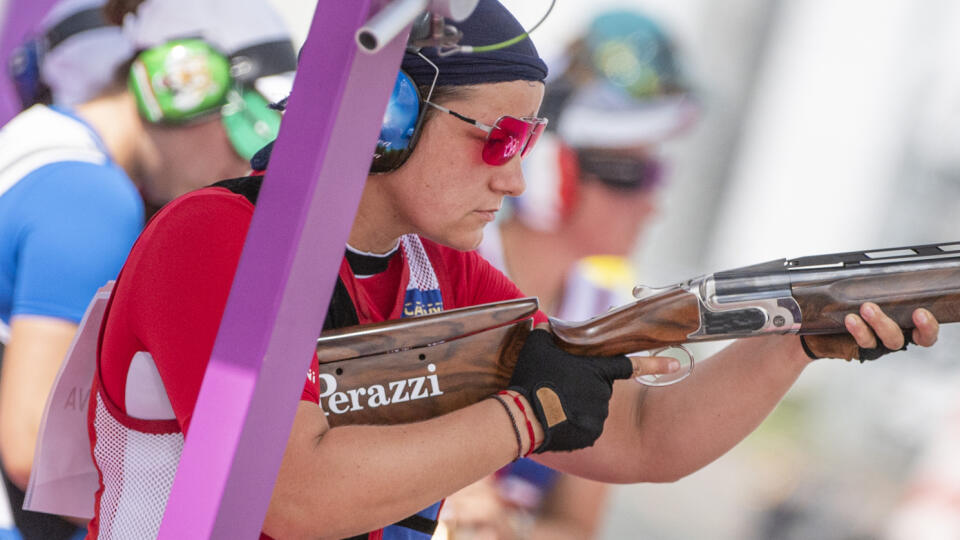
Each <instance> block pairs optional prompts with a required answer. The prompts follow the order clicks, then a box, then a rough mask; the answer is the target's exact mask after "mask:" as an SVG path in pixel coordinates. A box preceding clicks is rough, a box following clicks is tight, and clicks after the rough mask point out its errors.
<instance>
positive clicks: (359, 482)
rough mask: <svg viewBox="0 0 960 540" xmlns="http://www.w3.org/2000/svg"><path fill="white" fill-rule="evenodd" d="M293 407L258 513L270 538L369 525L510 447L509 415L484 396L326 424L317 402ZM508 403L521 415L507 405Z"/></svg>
mask: <svg viewBox="0 0 960 540" xmlns="http://www.w3.org/2000/svg"><path fill="white" fill-rule="evenodd" d="M299 407H300V409H298V411H297V417H296V419H295V423H294V429H293V433H292V434H291V437H290V441H289V443H288V447H287V451H286V454H285V456H284V461H283V464H282V466H281V469H280V474H279V476H278V478H277V483H276V486H275V488H274V493H273V497H272V500H271V504H270V510H269V511H268V514H267V519H266V521H265V523H264V531H265V532H267V533H268V534H271V535H272V536H274V537H278V538H280V537H282V538H299V537H310V538H316V537H323V538H327V537H330V538H343V537H349V536H353V535H356V534H362V533H365V532H369V531H372V530H376V529H378V528H381V527H383V526H385V525H388V524H391V523H394V522H396V521H399V520H401V519H403V518H405V517H408V516H410V515H412V514H414V513H416V512H418V511H420V510H422V509H424V508H426V507H428V506H430V505H431V504H433V503H435V502H437V501H439V500H441V499H442V498H443V497H445V496H447V495H449V494H451V493H453V492H455V491H457V490H458V489H460V488H462V487H464V486H466V485H468V484H470V483H472V482H474V481H476V480H478V479H480V478H483V477H484V476H486V475H488V474H491V473H492V472H494V471H496V470H497V469H498V468H500V467H502V466H503V465H505V464H507V463H509V462H510V461H511V460H513V459H514V458H516V457H517V441H516V435H515V434H514V431H513V427H511V425H510V419H509V418H508V417H507V413H506V411H505V410H504V409H503V407H502V406H501V405H500V404H498V403H496V402H494V401H493V400H492V399H488V400H484V401H482V402H480V403H477V404H475V405H471V406H470V407H467V408H464V409H461V410H459V411H455V412H453V413H450V414H448V415H444V416H441V417H438V418H434V419H431V420H428V421H425V422H418V423H413V424H404V425H395V426H346V427H339V428H335V429H330V430H327V431H325V432H324V431H323V429H324V428H323V427H321V426H325V425H326V422H325V421H324V420H323V419H322V415H323V412H322V411H321V410H320V409H319V408H318V407H316V405H310V404H307V403H301V404H300V406H299ZM511 411H512V413H513V414H514V416H515V417H517V418H518V419H520V417H519V416H518V415H519V414H520V413H519V411H518V410H517V409H516V408H515V407H511ZM521 422H522V420H521ZM523 431H524V430H521V437H522V439H521V440H522V443H523V445H524V449H526V448H527V447H528V445H529V442H528V437H527V435H526V433H524V432H523Z"/></svg>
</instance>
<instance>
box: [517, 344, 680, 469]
mask: <svg viewBox="0 0 960 540" xmlns="http://www.w3.org/2000/svg"><path fill="white" fill-rule="evenodd" d="M671 362H676V360H674V359H672V358H663V357H653V356H650V357H642V358H633V359H630V358H627V357H626V356H613V357H600V356H578V355H574V354H570V353H568V352H566V351H564V350H563V349H561V348H560V347H558V346H557V345H556V343H555V342H554V340H553V335H552V334H550V332H548V331H546V330H542V329H537V330H534V331H533V332H531V333H530V335H529V336H528V337H527V341H526V343H524V346H523V349H522V350H521V351H520V356H519V358H518V359H517V365H516V368H515V369H514V372H513V376H512V377H511V379H510V390H514V391H516V392H518V393H520V394H521V395H523V396H524V397H525V398H526V399H527V401H529V402H530V404H531V405H532V407H533V411H534V414H535V416H536V417H537V420H539V422H540V424H541V425H542V426H543V430H544V440H543V444H541V445H540V447H539V448H537V449H536V452H537V453H542V452H551V451H564V450H566V451H569V450H578V449H581V448H586V447H589V446H593V443H594V442H595V441H596V440H597V438H599V437H600V434H601V433H602V432H603V423H604V421H605V420H606V418H607V413H608V402H609V401H610V396H611V395H612V392H613V381H615V380H617V379H628V378H630V377H633V376H637V375H648V374H656V373H668V372H670V371H671V370H674V371H675V370H676V369H679V367H680V366H679V363H677V364H676V365H672V364H671Z"/></svg>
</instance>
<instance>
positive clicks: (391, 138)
mask: <svg viewBox="0 0 960 540" xmlns="http://www.w3.org/2000/svg"><path fill="white" fill-rule="evenodd" d="M423 109H424V107H423V102H422V99H421V97H420V90H419V89H418V88H417V84H416V83H415V82H414V81H413V79H412V78H411V77H410V76H409V75H407V74H406V73H404V72H403V71H400V73H398V74H397V80H396V82H395V83H394V85H393V92H391V93H390V100H389V101H388V102H387V109H386V110H385V111H384V113H383V124H382V125H381V126H380V137H379V138H378V139H377V147H376V149H375V150H374V153H373V162H372V163H371V164H370V172H371V173H385V172H389V171H392V170H395V169H397V168H399V167H400V166H401V165H403V164H404V163H406V161H407V159H408V158H409V157H410V154H411V153H413V149H414V147H415V146H416V144H417V140H418V139H419V138H420V131H421V129H422V127H423V119H424V117H425V116H426V115H425V114H424V110H423Z"/></svg>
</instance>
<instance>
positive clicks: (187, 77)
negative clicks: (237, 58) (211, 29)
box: [128, 39, 233, 124]
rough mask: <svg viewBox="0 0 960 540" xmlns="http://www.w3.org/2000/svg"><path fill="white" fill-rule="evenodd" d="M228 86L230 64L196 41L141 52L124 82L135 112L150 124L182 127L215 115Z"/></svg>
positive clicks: (223, 57) (224, 99) (175, 41)
mask: <svg viewBox="0 0 960 540" xmlns="http://www.w3.org/2000/svg"><path fill="white" fill-rule="evenodd" d="M232 84H233V81H232V80H231V77H230V61H229V60H228V59H227V57H226V56H224V55H223V54H221V53H220V52H218V51H217V50H215V49H214V48H213V47H212V46H210V45H209V44H208V43H206V42H205V41H202V40H199V39H180V40H174V41H170V42H167V43H164V44H163V45H159V46H157V47H153V48H151V49H147V50H145V51H143V52H141V53H140V54H139V55H138V56H137V58H136V59H135V60H134V62H133V64H132V65H131V67H130V76H129V78H128V87H129V88H130V92H131V93H132V94H133V96H134V99H135V100H136V102H137V109H138V110H139V111H140V114H141V116H143V118H144V119H146V120H147V121H149V122H153V123H172V124H176V123H183V122H188V121H190V120H193V119H196V118H199V117H201V116H204V115H208V114H212V113H215V112H218V111H219V110H220V107H222V106H223V105H224V104H225V103H226V98H227V92H228V91H229V90H230V89H231V86H232Z"/></svg>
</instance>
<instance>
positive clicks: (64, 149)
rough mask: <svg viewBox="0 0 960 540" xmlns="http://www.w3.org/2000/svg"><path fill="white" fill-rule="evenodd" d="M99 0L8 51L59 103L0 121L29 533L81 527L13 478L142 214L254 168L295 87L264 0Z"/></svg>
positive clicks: (0, 410)
mask: <svg viewBox="0 0 960 540" xmlns="http://www.w3.org/2000/svg"><path fill="white" fill-rule="evenodd" d="M100 3H101V2H97V1H87V2H84V1H80V0H66V1H64V2H62V3H60V4H58V5H57V6H55V7H54V8H53V10H52V11H51V13H50V15H49V16H48V17H46V19H45V20H44V23H43V24H44V26H43V29H42V30H40V31H39V32H38V35H39V36H40V37H38V38H37V39H36V40H35V41H34V42H33V43H30V44H27V45H25V46H24V47H22V48H21V49H20V50H19V51H18V53H17V54H18V57H17V58H15V59H14V60H13V62H12V64H13V66H12V67H13V68H14V69H13V75H14V76H16V77H20V78H21V80H18V81H17V83H18V87H19V88H20V89H21V90H22V91H23V92H21V95H22V96H23V99H24V103H25V104H26V105H30V104H31V103H33V102H43V101H52V102H54V103H57V105H53V106H48V105H44V104H42V103H38V104H36V105H32V106H30V107H29V108H27V109H26V110H25V111H23V112H21V113H20V114H19V115H18V116H17V117H15V118H14V119H13V120H11V121H10V122H9V123H8V124H7V125H6V126H4V127H3V129H2V130H0V338H2V339H0V341H2V342H3V343H4V346H5V350H3V353H2V354H3V358H2V371H0V458H2V462H3V472H4V480H5V484H6V487H7V491H8V495H9V497H10V500H11V506H12V509H13V513H14V517H15V519H16V522H17V526H18V528H19V529H20V532H21V533H22V535H23V537H24V538H28V539H30V538H43V539H57V538H67V537H70V536H71V535H73V534H80V535H81V536H82V534H83V533H82V532H80V533H76V528H75V527H74V526H73V525H71V524H69V523H67V522H65V521H63V520H59V519H57V518H53V517H50V516H47V515H45V514H35V513H32V512H24V511H22V510H21V507H22V503H23V492H22V491H21V490H22V489H23V488H24V487H25V486H26V483H27V480H28V478H29V474H30V468H31V463H32V460H33V452H34V446H35V444H36V438H37V433H38V429H39V426H40V422H41V416H42V413H43V409H44V405H45V402H46V396H47V394H48V392H49V390H50V388H51V386H52V384H53V381H54V378H55V377H56V374H57V371H58V369H59V367H60V362H61V361H62V359H63V357H64V355H65V353H66V351H67V348H68V346H69V344H70V342H71V340H72V338H73V335H74V333H75V330H76V327H77V323H78V322H79V320H80V318H81V316H82V315H83V312H84V309H85V308H86V305H87V303H88V302H89V301H90V299H91V298H92V296H93V294H94V292H95V291H96V290H97V288H98V287H100V286H102V285H104V284H105V283H106V282H107V281H108V280H110V279H113V278H114V277H115V276H116V274H117V272H118V271H119V269H120V267H121V265H122V264H123V261H124V259H125V258H126V255H127V251H128V250H129V248H130V246H131V245H132V243H133V241H134V239H135V238H136V237H137V235H138V234H139V232H140V230H141V228H142V227H143V222H144V217H145V215H149V214H150V212H151V211H152V210H153V209H156V208H158V207H159V206H160V205H162V204H164V203H165V202H166V201H169V200H170V199H172V198H174V197H176V196H178V195H181V194H183V193H185V192H187V191H190V190H192V189H195V188H198V187H201V186H203V185H206V184H208V183H209V182H210V179H211V178H227V177H233V176H239V175H242V174H244V173H245V172H246V171H247V170H248V168H249V166H248V159H249V158H250V157H251V156H252V154H253V153H254V152H255V151H256V150H257V149H259V148H260V147H261V146H263V144H265V142H267V141H269V140H272V139H273V138H274V137H275V136H276V133H277V129H278V127H279V123H280V117H279V114H278V113H277V112H276V111H272V110H270V109H269V108H268V107H267V104H268V103H269V102H271V101H274V100H276V99H277V98H278V97H282V96H284V95H286V93H287V92H289V89H290V82H291V79H292V72H293V70H294V69H295V68H296V54H295V52H294V48H293V45H292V43H291V42H290V37H289V35H288V33H287V30H286V29H285V28H284V26H283V23H282V21H281V19H280V17H279V15H278V14H276V13H275V12H274V11H273V9H272V8H271V7H270V5H269V4H268V2H267V1H266V0H230V1H227V0H208V1H204V2H191V1H187V0H147V1H145V2H137V1H136V0H133V3H134V5H139V8H138V11H137V13H136V16H127V17H125V18H124V19H123V20H122V21H121V20H110V22H111V23H113V24H114V25H118V24H122V28H121V27H120V26H113V27H104V26H102V23H103V22H104V21H103V20H102V17H101V16H102V15H103V14H109V13H111V12H113V13H116V12H118V11H117V10H111V9H110V8H111V5H114V4H118V3H119V4H124V5H127V4H130V3H131V0H121V1H116V0H112V1H111V2H108V3H107V5H106V7H105V8H104V11H103V12H99V11H97V6H98V4H100ZM107 19H110V17H109V16H108V17H107ZM30 51H33V52H32V53H31V52H30ZM30 61H33V62H35V65H33V66H32V68H33V70H32V71H30V70H29V69H27V68H29V67H30V66H29V65H28V64H29V62H30ZM115 66H119V69H114V67H115ZM108 71H112V72H113V73H111V74H110V75H111V76H110V77H107V76H106V75H107V72H108ZM30 73H32V74H33V77H34V82H35V84H34V85H33V86H32V87H31V85H30V84H27V83H28V82H29V81H27V80H26V79H27V78H28V77H29V76H30V75H29V74H30ZM44 86H46V87H49V89H50V95H44V91H43V90H42V89H43V87H44ZM31 88H33V90H35V92H32V93H31V92H27V91H26V90H30V89H31Z"/></svg>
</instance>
